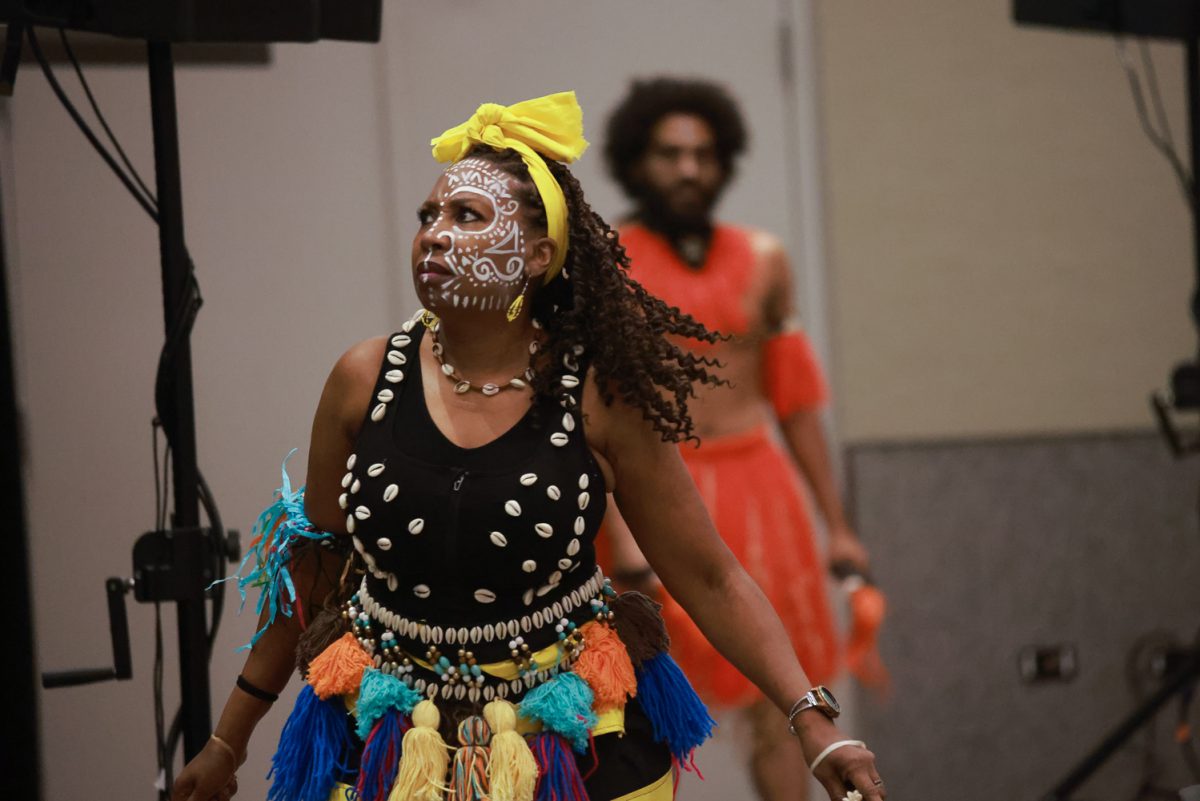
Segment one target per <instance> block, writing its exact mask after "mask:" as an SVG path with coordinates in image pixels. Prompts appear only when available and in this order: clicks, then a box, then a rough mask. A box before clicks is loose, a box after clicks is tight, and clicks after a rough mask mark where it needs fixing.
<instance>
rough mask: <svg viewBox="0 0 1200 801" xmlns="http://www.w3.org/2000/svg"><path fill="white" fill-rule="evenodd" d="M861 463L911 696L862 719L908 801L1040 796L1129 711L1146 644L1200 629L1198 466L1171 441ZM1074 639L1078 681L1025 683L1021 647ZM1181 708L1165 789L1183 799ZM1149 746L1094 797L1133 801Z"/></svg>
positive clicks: (1060, 445)
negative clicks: (1135, 651) (1178, 740)
mask: <svg viewBox="0 0 1200 801" xmlns="http://www.w3.org/2000/svg"><path fill="white" fill-rule="evenodd" d="M848 468H849V471H850V475H851V489H852V496H853V500H852V504H853V508H854V511H855V515H856V520H857V523H858V527H859V531H860V533H861V535H862V537H863V538H864V540H865V541H866V542H867V545H868V546H869V547H870V548H871V552H872V560H873V563H874V565H875V568H876V571H877V573H878V579H879V581H880V584H881V585H882V586H883V588H884V590H885V591H886V592H887V593H888V597H889V600H890V617H889V619H888V621H887V624H886V629H885V631H884V634H883V638H882V651H883V655H884V658H885V660H886V661H887V662H888V664H889V666H890V667H891V669H892V672H893V678H894V680H895V685H896V687H895V690H896V691H895V693H894V697H893V698H892V700H891V702H890V703H889V704H888V705H886V706H883V705H880V704H879V703H877V702H873V701H871V700H870V698H869V697H864V698H863V699H861V702H860V705H859V708H860V710H861V717H860V720H861V726H862V727H863V733H864V735H865V736H866V737H867V739H869V741H870V744H871V746H872V747H874V748H875V749H876V751H877V752H878V754H879V757H880V763H881V771H882V775H884V776H885V777H886V778H887V779H888V784H889V788H890V791H891V795H892V796H893V797H895V798H922V799H924V801H943V800H944V801H961V799H971V801H990V800H991V799H996V801H1000V799H1003V800H1004V801H1016V800H1017V799H1022V798H1027V799H1030V801H1033V800H1034V799H1037V798H1038V797H1040V795H1041V794H1042V793H1043V792H1044V791H1046V790H1048V789H1049V788H1050V787H1051V786H1052V785H1053V784H1054V783H1055V782H1057V781H1058V780H1059V779H1060V778H1062V776H1063V775H1065V773H1066V771H1067V770H1068V769H1069V768H1070V767H1071V766H1072V765H1073V764H1074V763H1075V761H1076V760H1077V759H1079V758H1080V757H1081V756H1082V755H1083V754H1084V753H1086V752H1087V751H1088V750H1089V749H1090V747H1091V746H1092V745H1093V744H1094V743H1095V742H1096V741H1098V740H1099V738H1100V737H1101V735H1102V734H1103V733H1104V732H1105V731H1106V730H1107V729H1108V728H1109V727H1110V726H1112V725H1113V724H1115V723H1116V722H1117V721H1118V720H1120V718H1121V717H1122V716H1123V715H1124V714H1125V713H1126V712H1127V711H1128V710H1129V709H1131V708H1132V706H1133V704H1134V696H1133V694H1132V691H1131V689H1130V687H1129V684H1128V683H1127V680H1126V661H1127V658H1128V655H1129V653H1130V651H1131V648H1132V646H1133V645H1134V643H1135V642H1136V641H1137V640H1138V638H1140V637H1142V636H1143V635H1145V634H1147V633H1148V632H1151V631H1152V630H1166V631H1169V632H1172V633H1174V635H1175V636H1177V637H1178V638H1179V639H1181V640H1184V641H1190V640H1191V639H1192V638H1193V637H1194V636H1195V633H1196V631H1197V628H1198V627H1200V527H1198V524H1197V514H1196V503H1197V490H1198V488H1200V485H1198V482H1197V479H1198V478H1200V461H1197V460H1196V459H1192V460H1190V461H1185V462H1177V461H1174V460H1173V459H1171V458H1170V456H1169V455H1168V454H1167V452H1166V448H1165V447H1164V446H1163V444H1162V443H1161V442H1160V441H1159V439H1158V438H1157V437H1156V436H1153V435H1150V434H1122V435H1112V436H1088V437H1071V438H1047V439H1041V440H1024V441H1002V442H976V443H949V444H928V443H923V444H916V445H903V444H887V445H863V446H858V447H855V448H852V449H851V451H850V453H849V455H848ZM1060 642H1066V643H1074V644H1075V645H1076V646H1077V648H1078V653H1079V662H1080V670H1079V675H1078V677H1077V678H1076V679H1075V681H1074V682H1071V683H1055V684H1046V685H1040V686H1028V685H1025V684H1023V683H1022V682H1021V680H1020V677H1019V675H1018V671H1017V654H1018V652H1019V651H1020V649H1021V648H1022V647H1023V646H1025V645H1028V644H1033V643H1060ZM1175 712H1176V707H1175V706H1172V707H1170V708H1169V712H1168V713H1167V714H1165V715H1163V716H1162V718H1161V722H1160V726H1159V728H1160V729H1161V730H1162V731H1161V732H1160V737H1159V740H1160V741H1161V747H1160V748H1159V755H1160V757H1161V758H1162V761H1163V763H1164V767H1163V769H1162V770H1160V771H1159V777H1160V778H1161V780H1162V781H1163V782H1165V783H1167V784H1168V786H1171V785H1172V784H1173V785H1174V786H1176V787H1178V786H1180V785H1183V784H1187V783H1191V781H1192V780H1190V779H1189V778H1188V775H1187V773H1186V772H1185V771H1184V769H1183V763H1182V760H1181V758H1180V757H1179V755H1178V753H1177V751H1175V750H1174V749H1173V747H1172V746H1171V745H1170V743H1169V740H1168V739H1167V737H1166V734H1167V730H1169V729H1170V728H1171V727H1172V726H1173V725H1174V719H1175ZM1194 718H1195V715H1193V719H1194ZM1144 743H1145V738H1141V737H1139V738H1137V739H1136V740H1135V741H1134V744H1133V745H1132V746H1131V747H1130V748H1127V749H1126V750H1125V751H1123V752H1122V753H1121V754H1118V755H1117V756H1116V757H1115V758H1114V759H1113V761H1112V762H1111V763H1110V765H1109V766H1108V767H1106V768H1105V769H1104V770H1103V771H1102V772H1101V773H1100V774H1098V775H1097V777H1096V778H1094V779H1093V780H1092V781H1091V782H1090V783H1089V784H1087V785H1085V786H1084V787H1083V788H1082V792H1080V794H1079V796H1078V797H1079V798H1080V799H1104V800H1105V801H1107V800H1108V799H1113V800H1114V801H1115V799H1131V798H1133V797H1134V796H1135V793H1136V787H1137V784H1138V779H1139V777H1140V775H1141V773H1140V769H1141V764H1142V756H1141V754H1142V748H1143V746H1144Z"/></svg>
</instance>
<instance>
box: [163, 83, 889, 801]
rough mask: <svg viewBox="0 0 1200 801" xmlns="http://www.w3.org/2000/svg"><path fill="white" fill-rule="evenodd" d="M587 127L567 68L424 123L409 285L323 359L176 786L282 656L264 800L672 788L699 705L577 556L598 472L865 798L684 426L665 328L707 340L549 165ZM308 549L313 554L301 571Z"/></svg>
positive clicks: (792, 721) (209, 770) (579, 795)
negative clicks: (232, 653)
mask: <svg viewBox="0 0 1200 801" xmlns="http://www.w3.org/2000/svg"><path fill="white" fill-rule="evenodd" d="M586 144H587V143H586V142H585V141H584V139H583V136H582V115H581V112H580V110H579V107H578V105H577V104H576V102H575V97H574V94H573V93H561V94H557V95H551V96H548V97H544V98H539V99H537V100H532V101H527V102H525V103H520V104H517V105H515V106H511V107H507V108H506V107H502V106H498V105H495V104H490V103H489V104H484V105H483V106H480V108H479V110H478V111H477V112H476V113H475V115H474V116H472V117H471V119H470V120H468V121H467V122H466V123H464V124H463V125H460V126H458V127H456V128H452V129H450V130H449V131H447V132H446V133H444V134H443V135H442V136H440V137H438V138H437V139H435V140H434V142H433V152H434V156H435V157H436V158H437V159H438V160H440V161H443V162H451V166H450V167H449V168H448V169H447V170H446V171H445V172H444V173H443V174H442V176H441V177H440V178H439V179H438V181H437V183H436V184H435V185H434V187H433V190H432V192H431V193H430V195H429V197H428V199H427V200H426V201H425V203H424V204H422V206H421V208H420V209H419V212H418V217H419V228H418V231H417V234H416V237H415V238H414V240H413V248H412V261H413V276H414V282H415V284H416V290H417V293H418V296H419V297H420V299H421V302H422V303H423V304H424V307H425V308H424V309H423V310H422V311H421V312H420V313H418V315H416V316H415V317H413V318H412V319H410V320H409V321H407V322H406V323H405V324H404V325H403V326H401V330H400V331H398V332H397V333H395V334H394V335H391V336H388V337H381V338H377V339H373V340H368V341H366V342H362V343H360V344H358V345H356V346H354V347H353V348H351V349H350V350H349V351H347V352H346V354H345V355H344V356H343V357H342V358H341V359H340V360H339V361H338V363H337V364H336V365H335V366H334V368H333V371H332V373H331V374H330V376H329V379H328V381H327V383H326V386H325V390H324V392H323V394H322V397H321V400H320V403H319V404H318V407H317V411H316V415H315V419H314V422H313V432H312V441H311V447H310V452H309V463H308V486H307V490H306V491H301V492H297V493H293V492H292V491H291V488H290V486H289V485H288V482H287V478H286V473H285V481H284V486H283V488H282V490H281V497H280V500H279V502H277V503H276V504H275V505H274V506H273V507H271V508H270V509H268V511H267V512H266V513H264V517H263V518H262V519H260V521H259V532H258V533H259V535H260V540H258V541H257V542H256V543H255V554H257V556H258V564H257V566H256V567H255V568H254V570H253V571H252V572H251V574H250V575H249V576H246V577H244V578H243V580H242V581H243V583H253V584H258V585H263V599H264V601H263V603H262V604H260V606H261V608H262V609H263V610H264V612H263V617H264V620H263V628H262V629H261V630H260V631H259V633H258V634H256V636H255V641H254V644H253V648H252V649H251V652H250V656H249V657H248V659H247V661H246V664H245V666H244V668H243V670H242V674H241V676H239V679H238V684H237V688H236V689H234V691H233V692H232V693H231V695H230V698H229V701H228V702H227V704H226V707H225V710H224V712H223V714H222V716H221V718H220V720H219V722H218V724H217V726H216V730H215V732H214V734H213V737H212V739H211V740H210V741H209V743H208V744H207V745H206V747H205V748H204V749H203V750H202V751H201V753H200V754H199V755H197V757H196V758H195V759H193V760H192V761H191V762H190V763H189V764H188V765H187V766H186V767H185V768H184V770H183V772H182V773H181V774H180V776H179V779H178V781H177V782H176V785H175V788H174V794H173V797H174V798H175V799H177V800H178V801H206V800H207V799H210V798H219V799H226V798H228V797H229V796H231V795H232V794H233V793H234V792H236V779H235V778H233V775H234V771H235V769H236V768H237V766H238V765H239V764H240V763H241V761H242V760H243V759H244V755H245V749H246V744H247V743H248V741H249V738H250V735H251V732H252V730H253V728H254V725H255V724H256V723H257V721H258V720H259V719H260V718H261V716H262V715H263V714H264V713H265V711H266V709H267V708H268V706H269V704H270V702H271V701H272V700H273V699H274V697H275V695H276V694H277V693H278V692H279V691H280V690H281V689H282V688H283V686H284V685H285V684H286V682H287V680H288V677H289V675H290V673H291V670H292V667H293V665H295V664H298V666H299V668H300V673H301V675H302V676H303V678H304V679H305V685H304V687H303V688H302V690H301V693H300V696H299V698H298V700H297V703H296V707H295V709H294V710H293V712H292V714H291V717H290V718H289V720H288V722H287V724H286V725H285V727H284V730H283V733H282V735H281V738H280V745H279V749H278V751H277V753H276V755H275V757H274V760H273V766H272V779H273V782H274V783H273V785H272V788H271V793H270V796H269V798H270V799H272V801H324V799H326V798H352V797H356V798H358V799H361V801H409V799H412V800H413V801H434V799H441V798H451V799H485V798H491V799H493V800H494V801H532V800H533V799H538V801H541V800H542V799H546V800H547V801H549V799H556V800H559V799H561V800H562V801H587V799H590V800H591V801H605V800H606V799H624V798H639V799H644V800H645V801H653V800H655V799H659V798H670V797H671V794H672V790H673V775H674V772H675V770H677V769H679V768H684V769H687V768H688V766H689V761H690V754H691V751H692V749H694V748H695V747H696V746H697V745H699V743H700V742H702V741H703V740H704V739H705V738H706V737H707V736H708V734H709V732H710V731H711V726H712V721H711V719H709V717H708V715H707V713H706V712H705V711H704V708H703V706H702V705H701V704H700V703H699V701H698V699H697V698H696V696H695V695H694V693H693V692H692V691H691V688H690V686H688V684H687V682H686V680H685V679H684V678H683V676H682V674H681V673H679V671H678V668H677V667H676V666H675V665H674V663H673V662H672V661H671V659H670V657H669V655H668V654H667V653H666V649H667V646H668V643H667V641H666V637H665V633H664V630H663V628H662V622H661V618H660V617H659V616H658V611H657V609H656V608H655V607H654V605H653V604H652V603H650V602H649V601H648V600H647V599H646V598H645V597H644V596H640V595H638V594H636V593H630V594H626V595H622V596H620V597H617V596H616V594H615V593H614V592H613V591H612V589H611V588H610V587H609V585H608V582H607V581H606V580H605V579H604V578H603V576H602V575H601V574H600V573H599V572H598V571H597V569H596V565H595V558H594V551H593V547H592V541H593V538H594V535H595V532H596V529H597V528H598V526H599V524H600V521H601V519H602V517H603V514H604V506H605V493H606V491H612V492H613V493H614V494H615V496H616V498H617V499H618V501H619V503H620V505H621V509H622V512H623V513H624V516H625V518H626V520H627V522H628V524H629V526H630V528H631V530H632V531H633V533H634V535H635V536H636V537H637V540H638V543H639V545H640V546H641V548H642V550H643V552H644V553H645V555H646V557H647V559H648V560H649V561H650V563H651V564H652V565H653V566H654V568H655V570H656V571H657V573H658V575H659V576H660V578H661V579H662V581H663V583H664V584H665V585H666V586H667V587H668V589H669V590H670V592H671V593H672V595H673V596H674V597H675V598H676V599H677V600H678V601H679V602H680V603H681V604H682V605H683V606H684V607H685V608H686V609H687V610H688V612H689V614H691V616H692V617H693V619H695V620H696V621H697V623H698V624H699V625H700V627H701V628H702V629H703V630H704V632H705V633H706V635H707V636H708V637H709V638H710V639H711V640H712V641H713V643H714V644H715V645H716V646H717V648H718V649H719V650H720V651H721V652H722V653H723V654H725V655H726V656H727V657H728V658H729V659H730V660H731V661H733V662H734V664H736V665H737V666H738V667H739V669H741V670H742V671H744V672H745V673H746V675H748V676H749V677H750V678H751V679H752V680H753V681H754V682H755V683H756V685H758V686H759V687H760V688H761V689H762V691H763V693H764V694H765V695H766V696H767V697H768V698H770V699H771V700H772V701H773V702H774V703H775V705H776V706H777V707H778V708H779V709H780V711H781V715H780V724H779V725H780V736H781V737H786V736H797V737H799V738H800V742H801V744H802V746H803V748H804V751H805V754H806V757H807V758H808V760H810V762H811V764H812V765H813V766H814V767H813V770H814V772H815V774H816V776H817V778H818V779H819V780H820V781H821V783H822V784H823V785H824V787H825V789H826V790H827V791H828V792H829V795H830V798H831V799H841V798H843V797H845V796H847V795H848V794H852V795H851V797H854V796H857V795H859V794H861V797H865V798H868V799H882V798H883V797H884V795H885V793H884V790H883V787H882V784H883V783H882V780H880V778H879V775H878V773H877V772H876V770H875V766H874V758H873V756H872V754H871V753H870V752H869V751H868V750H867V749H866V747H865V746H864V745H863V744H862V743H861V742H860V741H854V740H846V739H844V738H843V737H842V736H841V735H840V733H839V731H838V729H837V727H836V726H835V724H834V723H833V717H835V716H836V713H837V709H836V704H833V703H831V701H830V699H829V698H828V697H827V696H825V695H824V694H822V693H821V692H820V688H813V689H811V690H810V688H809V682H808V680H807V678H806V677H805V675H804V672H803V670H802V669H801V667H800V665H799V664H798V663H797V661H796V658H795V656H794V654H793V653H792V650H791V648H790V646H789V644H788V640H787V637H786V635H785V634H784V632H783V629H782V627H781V625H780V623H779V621H778V619H777V617H776V616H775V614H774V613H773V612H772V610H771V607H770V605H769V603H768V602H767V601H766V599H765V598H764V597H763V595H762V593H761V592H760V591H759V590H758V588H757V587H756V585H755V584H754V582H753V581H752V580H751V579H750V578H749V577H748V576H747V575H746V574H745V572H744V571H743V570H742V569H741V567H740V566H739V565H738V563H737V561H736V559H734V558H733V556H732V555H731V554H730V552H729V551H728V549H727V548H726V547H725V546H724V544H723V543H722V541H721V539H720V537H719V536H718V535H717V534H716V532H715V531H714V529H713V526H712V523H711V521H710V520H709V519H708V517H707V515H706V513H705V511H704V506H703V504H702V503H701V501H700V498H699V496H698V495H697V492H696V489H695V487H694V485H693V484H692V482H691V479H690V478H689V475H688V473H687V470H686V468H685V467H684V466H683V463H682V462H681V460H680V457H679V454H678V451H677V450H676V448H675V447H674V443H676V442H679V441H682V440H686V439H688V438H689V437H690V436H691V435H692V423H691V419H690V418H689V417H688V413H687V401H688V398H689V397H691V395H692V389H693V386H694V384H696V383H697V382H701V383H708V384H713V383H719V381H720V379H719V378H718V377H716V376H715V375H714V374H713V373H712V372H710V370H709V367H710V366H711V365H710V364H708V363H706V362H705V361H704V360H702V359H698V358H697V357H694V356H692V355H690V354H689V353H687V352H686V351H683V350H681V349H680V348H678V347H677V346H675V345H673V344H671V343H670V341H669V340H668V339H667V338H666V336H665V335H674V336H683V337H691V338H695V339H700V340H704V341H708V342H712V341H714V340H716V339H717V338H718V335H717V334H715V333H713V332H710V331H708V330H706V329H705V328H704V327H703V326H701V325H700V324H699V323H696V322H695V321H694V320H692V319H690V318H688V317H686V316H685V315H682V314H681V313H679V312H678V310H675V309H672V308H670V307H667V306H666V305H665V304H664V303H662V302H661V301H659V300H657V299H655V298H654V297H652V296H650V295H648V294H647V293H646V292H645V291H644V290H643V289H642V288H641V287H640V286H638V285H637V284H636V283H634V282H632V281H631V280H630V279H629V278H628V277H627V275H626V267H627V261H626V258H625V255H624V251H623V249H622V248H621V246H620V244H619V242H618V240H617V237H616V234H615V233H614V232H613V231H612V229H611V228H610V227H609V226H608V225H607V224H606V223H605V222H604V221H603V220H602V219H601V218H600V217H599V216H598V215H596V214H595V213H594V212H593V211H592V210H591V209H590V207H589V206H588V205H587V202H586V201H585V200H584V198H583V193H582V190H581V189H580V187H579V184H578V182H577V181H576V180H575V178H574V177H573V176H572V175H571V173H570V172H569V171H568V170H567V168H566V167H565V166H564V164H565V163H568V162H571V161H573V160H574V159H575V158H577V157H578V156H579V155H580V154H581V153H582V152H583V149H584V148H585V147H586ZM347 539H349V540H350V542H351V543H352V546H353V551H352V552H351V554H350V559H349V560H342V559H341V558H340V557H339V556H338V552H337V548H336V546H337V544H338V543H344V542H345V541H346V540H347ZM314 545H324V546H325V547H324V548H321V547H314ZM305 552H308V553H311V554H315V555H316V556H317V557H318V558H315V559H310V560H308V566H307V567H306V566H305V565H303V564H301V560H300V555H301V554H303V553H305ZM340 561H345V566H344V568H343V570H342V579H341V581H340V582H335V583H336V584H337V585H338V586H337V587H336V591H334V592H332V593H329V598H330V600H329V601H328V603H327V604H326V605H325V606H324V608H321V609H319V610H318V609H314V608H313V606H314V605H313V604H312V603H309V604H307V605H306V606H305V605H302V604H301V603H300V601H301V600H302V599H303V595H302V594H298V593H297V591H296V587H297V585H299V587H301V588H305V587H315V588H316V590H315V591H314V592H315V596H316V597H322V596H323V595H324V592H323V591H324V590H325V589H326V586H327V585H325V584H323V583H322V581H321V580H320V575H319V574H320V571H317V570H313V569H311V567H312V566H313V565H316V564H329V563H339V562H340ZM280 609H282V610H283V611H284V613H285V614H284V616H283V617H277V616H276V612H277V611H278V610H280ZM314 612H316V613H317V614H316V615H315V616H314ZM302 618H303V621H302ZM302 628H303V631H301V629H302ZM789 731H790V734H789ZM804 780H805V779H804V777H803V776H797V777H796V781H804Z"/></svg>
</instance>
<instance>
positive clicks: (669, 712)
mask: <svg viewBox="0 0 1200 801" xmlns="http://www.w3.org/2000/svg"><path fill="white" fill-rule="evenodd" d="M637 679H638V694H637V699H638V701H639V702H640V703H641V705H642V710H643V711H644V712H645V713H646V717H648V718H649V719H650V723H651V725H652V726H653V727H654V739H655V740H657V741H658V742H660V743H666V744H667V747H669V748H670V749H671V754H672V755H674V757H675V759H676V760H678V762H679V763H680V764H686V763H687V761H688V758H689V756H690V755H691V752H692V751H693V750H694V749H695V748H696V747H697V746H699V745H700V744H701V743H703V742H704V741H705V740H707V739H708V738H709V737H711V736H712V731H713V728H714V727H715V726H716V725H717V722H716V721H715V720H713V719H712V717H710V716H709V714H708V708H707V707H705V706H704V702H703V701H701V700H700V698H699V696H697V695H696V691H695V690H693V689H692V685H691V684H690V683H689V682H688V680H687V676H685V675H684V674H683V671H682V670H680V669H679V665H678V664H676V663H675V660H674V659H672V658H671V655H670V654H668V653H667V652H666V651H663V652H661V653H659V654H656V655H655V656H653V657H651V658H649V659H647V660H645V661H644V662H642V664H641V665H639V666H638V668H637Z"/></svg>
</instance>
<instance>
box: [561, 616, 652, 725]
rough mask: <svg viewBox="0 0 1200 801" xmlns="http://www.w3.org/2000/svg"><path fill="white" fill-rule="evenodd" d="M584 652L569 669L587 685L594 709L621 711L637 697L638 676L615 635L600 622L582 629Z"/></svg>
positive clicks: (623, 646)
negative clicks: (589, 688)
mask: <svg viewBox="0 0 1200 801" xmlns="http://www.w3.org/2000/svg"><path fill="white" fill-rule="evenodd" d="M582 632H583V652H582V653H581V654H580V655H579V658H578V659H577V660H575V664H574V666H572V668H571V669H572V670H573V671H574V672H575V673H576V675H578V676H579V678H581V679H583V680H584V681H586V682H587V683H588V686H589V687H591V688H592V694H593V695H594V696H595V697H596V700H595V702H594V703H593V705H592V707H593V708H594V709H598V710H599V709H609V708H611V707H621V708H624V706H625V700H626V699H627V698H632V697H633V696H635V695H637V675H636V674H635V673H634V672H633V662H631V661H630V660H629V652H628V651H626V650H625V644H624V643H622V642H621V638H620V637H618V636H617V632H616V631H614V630H613V629H612V628H610V627H608V626H603V625H601V624H599V623H588V624H586V625H584V626H583V628H582Z"/></svg>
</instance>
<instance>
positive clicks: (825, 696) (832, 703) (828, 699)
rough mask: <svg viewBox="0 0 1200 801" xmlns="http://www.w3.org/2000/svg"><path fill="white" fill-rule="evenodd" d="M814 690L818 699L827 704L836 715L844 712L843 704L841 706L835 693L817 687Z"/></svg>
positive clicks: (825, 688) (826, 688)
mask: <svg viewBox="0 0 1200 801" xmlns="http://www.w3.org/2000/svg"><path fill="white" fill-rule="evenodd" d="M814 689H815V691H816V693H817V697H819V698H820V699H821V701H822V702H823V703H825V704H827V705H828V706H829V708H830V709H832V710H833V711H834V712H835V713H837V712H841V711H842V706H841V704H839V703H838V701H837V699H836V698H834V697H833V693H831V692H829V688H828V687H816V688H814Z"/></svg>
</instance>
